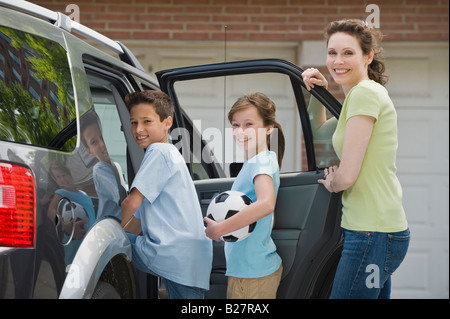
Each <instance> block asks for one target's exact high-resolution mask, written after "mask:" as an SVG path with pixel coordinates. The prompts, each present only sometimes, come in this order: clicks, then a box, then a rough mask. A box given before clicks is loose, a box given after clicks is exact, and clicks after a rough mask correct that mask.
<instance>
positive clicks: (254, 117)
mask: <svg viewBox="0 0 450 319" xmlns="http://www.w3.org/2000/svg"><path fill="white" fill-rule="evenodd" d="M231 126H232V128H233V138H234V140H235V142H236V144H237V145H238V146H239V147H240V148H241V149H243V150H244V151H245V153H246V156H247V158H251V157H253V156H255V155H256V154H258V153H260V152H262V151H265V150H267V149H268V148H267V135H269V134H270V132H271V129H272V128H273V127H272V126H269V127H265V126H264V122H263V119H262V117H261V116H260V115H259V113H258V109H257V108H256V107H255V106H249V107H246V108H244V109H242V110H239V111H236V112H235V113H234V114H233V118H232V120H231Z"/></svg>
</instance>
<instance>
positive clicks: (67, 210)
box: [61, 201, 89, 230]
mask: <svg viewBox="0 0 450 319" xmlns="http://www.w3.org/2000/svg"><path fill="white" fill-rule="evenodd" d="M72 210H73V215H74V217H75V221H76V222H77V221H80V220H85V221H86V223H85V224H83V226H82V229H83V230H86V228H87V225H88V223H89V216H88V214H87V212H86V210H85V209H84V207H83V206H81V205H80V204H78V203H76V202H68V201H67V202H66V203H64V205H63V207H62V214H61V217H62V219H63V221H64V222H66V223H67V222H70V221H71V220H72Z"/></svg>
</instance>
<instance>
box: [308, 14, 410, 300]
mask: <svg viewBox="0 0 450 319" xmlns="http://www.w3.org/2000/svg"><path fill="white" fill-rule="evenodd" d="M326 39H327V60H326V65H327V68H328V70H329V72H330V73H331V75H332V77H333V79H334V81H335V82H336V83H338V84H339V85H341V86H342V89H343V91H344V93H345V100H344V104H343V107H342V110H341V114H340V117H339V121H338V123H337V127H336V130H335V132H334V134H333V138H332V141H333V147H334V149H335V151H336V154H337V155H338V157H339V158H340V164H339V167H337V166H333V167H330V168H328V169H325V172H324V175H325V177H324V179H320V180H319V181H318V182H319V183H321V184H323V185H324V186H325V188H326V189H327V190H328V191H330V192H341V191H343V194H342V204H343V209H342V213H343V214H342V222H341V227H342V229H343V234H344V247H343V252H342V256H341V260H340V262H339V265H338V268H337V272H336V276H335V279H334V284H333V290H332V293H331V298H389V297H390V291H391V275H392V273H393V272H394V270H395V269H397V267H398V266H399V265H400V263H401V262H402V261H403V258H404V257H405V255H406V252H407V249H408V245H409V230H408V224H407V221H406V217H405V213H404V210H403V207H402V189H401V185H400V183H399V181H398V179H397V176H396V166H395V160H396V152H397V115H396V112H395V109H394V105H393V104H392V101H391V99H390V98H389V95H388V93H387V91H386V89H385V88H384V86H383V85H384V84H385V82H386V76H385V75H384V74H383V72H384V69H385V66H384V63H383V62H382V61H381V59H380V53H381V48H380V47H379V45H378V44H379V41H380V40H381V34H380V33H379V32H378V31H376V30H374V29H372V28H370V27H368V26H366V25H365V24H364V22H363V21H359V20H341V21H336V22H332V23H330V24H329V25H328V27H327V29H326ZM303 80H304V82H305V85H306V87H307V89H308V90H310V89H311V88H312V87H314V86H315V85H319V86H324V87H325V88H327V86H328V83H327V80H326V79H325V77H324V76H323V75H322V74H321V73H320V72H319V71H318V70H316V69H307V70H305V71H304V72H303ZM313 104H314V103H313ZM316 106H317V103H316Z"/></svg>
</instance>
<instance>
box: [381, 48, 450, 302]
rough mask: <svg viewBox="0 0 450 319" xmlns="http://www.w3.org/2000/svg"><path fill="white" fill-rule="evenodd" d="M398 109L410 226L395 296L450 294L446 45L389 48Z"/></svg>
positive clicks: (400, 163)
mask: <svg viewBox="0 0 450 319" xmlns="http://www.w3.org/2000/svg"><path fill="white" fill-rule="evenodd" d="M385 50H386V57H387V73H388V74H389V75H390V80H389V82H388V85H387V88H388V90H389V92H390V94H391V97H392V99H393V101H394V104H395V106H396V108H397V112H398V126H399V149H398V159H397V168H398V175H399V179H400V182H401V183H402V185H403V193H404V207H405V210H406V213H407V217H408V220H409V224H410V230H411V244H410V250H409V252H408V255H407V257H406V259H405V261H404V263H403V265H402V266H401V267H400V268H399V270H398V272H397V273H395V274H394V277H393V292H392V296H393V297H394V298H448V297H449V287H448V283H449V249H448V248H449V247H448V246H449V219H448V216H449V206H448V199H449V195H448V194H449V183H448V181H449V119H448V115H449V79H448V76H449V51H448V44H398V45H389V46H385Z"/></svg>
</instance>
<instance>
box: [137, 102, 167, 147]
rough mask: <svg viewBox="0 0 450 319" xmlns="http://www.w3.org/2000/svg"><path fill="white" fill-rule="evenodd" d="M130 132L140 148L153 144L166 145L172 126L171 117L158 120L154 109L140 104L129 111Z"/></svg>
mask: <svg viewBox="0 0 450 319" xmlns="http://www.w3.org/2000/svg"><path fill="white" fill-rule="evenodd" d="M130 122H131V132H132V134H133V137H134V139H135V140H136V143H137V144H138V146H139V147H140V148H147V147H149V146H150V145H151V144H153V143H167V142H168V136H167V134H168V132H169V129H170V127H171V126H172V117H171V116H168V117H167V118H165V119H164V120H162V121H161V120H160V117H159V115H158V114H157V113H156V111H155V107H154V106H153V105H152V104H149V103H140V104H137V105H135V106H133V107H132V108H131V110H130Z"/></svg>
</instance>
